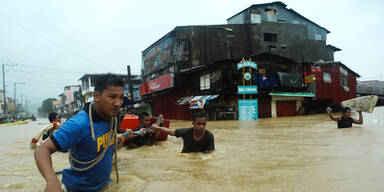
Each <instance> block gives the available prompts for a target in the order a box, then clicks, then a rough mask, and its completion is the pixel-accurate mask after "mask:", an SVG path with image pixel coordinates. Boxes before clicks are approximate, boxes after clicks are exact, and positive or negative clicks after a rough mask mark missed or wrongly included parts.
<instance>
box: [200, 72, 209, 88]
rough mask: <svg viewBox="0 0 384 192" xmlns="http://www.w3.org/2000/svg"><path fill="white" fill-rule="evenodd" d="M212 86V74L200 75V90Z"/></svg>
mask: <svg viewBox="0 0 384 192" xmlns="http://www.w3.org/2000/svg"><path fill="white" fill-rule="evenodd" d="M210 88H211V82H210V74H206V75H202V76H200V90H207V89H210Z"/></svg>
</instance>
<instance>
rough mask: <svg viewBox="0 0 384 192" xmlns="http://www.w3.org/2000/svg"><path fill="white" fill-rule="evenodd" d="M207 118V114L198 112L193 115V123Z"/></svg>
mask: <svg viewBox="0 0 384 192" xmlns="http://www.w3.org/2000/svg"><path fill="white" fill-rule="evenodd" d="M203 117H204V118H206V116H205V113H203V112H197V113H193V114H192V121H193V122H195V121H196V119H197V118H203Z"/></svg>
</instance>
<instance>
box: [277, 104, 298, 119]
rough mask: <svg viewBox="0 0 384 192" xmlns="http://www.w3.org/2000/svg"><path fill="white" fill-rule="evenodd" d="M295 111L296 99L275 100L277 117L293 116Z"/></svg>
mask: <svg viewBox="0 0 384 192" xmlns="http://www.w3.org/2000/svg"><path fill="white" fill-rule="evenodd" d="M295 113H296V101H276V115H277V117H288V116H294V115H295Z"/></svg>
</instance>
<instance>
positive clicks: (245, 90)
mask: <svg viewBox="0 0 384 192" xmlns="http://www.w3.org/2000/svg"><path fill="white" fill-rule="evenodd" d="M237 94H257V86H237Z"/></svg>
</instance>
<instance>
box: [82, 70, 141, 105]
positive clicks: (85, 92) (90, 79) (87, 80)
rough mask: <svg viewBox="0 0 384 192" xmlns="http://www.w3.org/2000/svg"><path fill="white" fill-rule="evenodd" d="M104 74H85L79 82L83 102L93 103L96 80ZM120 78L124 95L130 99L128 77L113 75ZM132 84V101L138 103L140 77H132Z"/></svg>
mask: <svg viewBox="0 0 384 192" xmlns="http://www.w3.org/2000/svg"><path fill="white" fill-rule="evenodd" d="M101 75H104V74H85V75H83V76H82V77H81V78H80V79H79V81H81V87H82V96H83V97H84V101H85V102H90V101H93V91H94V90H95V83H96V78H97V77H99V76H101ZM115 75H118V76H119V77H121V78H122V79H123V80H124V82H125V83H124V95H126V96H128V97H130V95H129V85H128V75H126V74H115ZM132 84H133V95H134V101H135V102H137V101H140V100H141V98H140V93H139V86H140V84H141V76H139V75H132Z"/></svg>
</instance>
